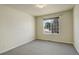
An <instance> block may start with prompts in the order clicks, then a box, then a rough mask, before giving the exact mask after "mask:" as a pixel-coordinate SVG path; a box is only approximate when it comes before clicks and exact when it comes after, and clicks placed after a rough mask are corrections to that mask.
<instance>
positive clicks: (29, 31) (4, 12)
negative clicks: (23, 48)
mask: <svg viewBox="0 0 79 59" xmlns="http://www.w3.org/2000/svg"><path fill="white" fill-rule="evenodd" d="M34 35H35V32H34V18H33V17H32V16H31V15H29V14H27V13H24V12H21V11H19V10H16V9H12V8H9V7H6V6H3V5H0V53H2V52H5V51H7V50H9V49H12V48H15V47H17V46H19V45H22V44H24V43H27V42H30V41H32V40H34Z"/></svg>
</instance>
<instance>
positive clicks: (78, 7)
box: [73, 5, 79, 52]
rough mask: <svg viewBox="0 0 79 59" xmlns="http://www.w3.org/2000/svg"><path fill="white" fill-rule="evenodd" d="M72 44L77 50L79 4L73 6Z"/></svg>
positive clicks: (78, 39) (78, 48) (78, 40)
mask: <svg viewBox="0 0 79 59" xmlns="http://www.w3.org/2000/svg"><path fill="white" fill-rule="evenodd" d="M73 12H74V14H73V16H74V19H73V22H74V46H75V48H76V49H77V51H78V52H79V5H75V7H74V11H73Z"/></svg>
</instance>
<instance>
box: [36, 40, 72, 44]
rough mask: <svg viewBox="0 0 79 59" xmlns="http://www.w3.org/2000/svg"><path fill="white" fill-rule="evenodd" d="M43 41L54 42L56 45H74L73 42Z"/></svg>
mask: <svg viewBox="0 0 79 59" xmlns="http://www.w3.org/2000/svg"><path fill="white" fill-rule="evenodd" d="M36 40H43V39H36ZM43 41H48V42H54V43H61V44H71V45H73V43H72V42H67V43H66V42H59V41H52V40H43Z"/></svg>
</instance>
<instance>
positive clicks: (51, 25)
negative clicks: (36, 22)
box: [43, 17, 59, 34]
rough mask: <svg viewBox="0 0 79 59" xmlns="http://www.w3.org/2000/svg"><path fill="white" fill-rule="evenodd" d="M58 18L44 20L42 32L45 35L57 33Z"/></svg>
mask: <svg viewBox="0 0 79 59" xmlns="http://www.w3.org/2000/svg"><path fill="white" fill-rule="evenodd" d="M58 19H59V17H54V18H46V19H44V20H43V31H44V33H45V34H53V33H56V34H58V33H59V20H58Z"/></svg>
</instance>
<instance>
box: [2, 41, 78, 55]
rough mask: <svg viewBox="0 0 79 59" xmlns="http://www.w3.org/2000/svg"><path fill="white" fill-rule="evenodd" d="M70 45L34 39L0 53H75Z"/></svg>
mask: <svg viewBox="0 0 79 59" xmlns="http://www.w3.org/2000/svg"><path fill="white" fill-rule="evenodd" d="M77 54H78V53H77V51H76V50H75V48H74V47H73V46H72V45H69V44H62V43H55V42H48V41H42V40H34V41H32V42H30V43H28V44H24V45H22V46H20V47H17V48H15V49H12V50H10V51H8V52H6V53H3V54H2V55H77Z"/></svg>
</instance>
